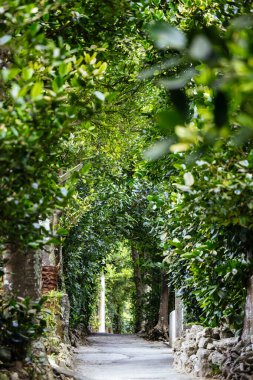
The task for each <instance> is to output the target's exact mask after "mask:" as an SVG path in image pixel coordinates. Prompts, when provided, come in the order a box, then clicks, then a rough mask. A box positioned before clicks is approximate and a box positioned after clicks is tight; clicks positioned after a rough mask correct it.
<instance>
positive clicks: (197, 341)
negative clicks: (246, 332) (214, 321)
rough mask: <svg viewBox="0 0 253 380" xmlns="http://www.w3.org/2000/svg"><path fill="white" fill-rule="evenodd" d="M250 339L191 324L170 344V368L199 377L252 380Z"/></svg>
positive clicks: (226, 331)
mask: <svg viewBox="0 0 253 380" xmlns="http://www.w3.org/2000/svg"><path fill="white" fill-rule="evenodd" d="M252 343H253V340H252V341H251V339H248V340H243V341H242V340H240V341H239V337H234V336H233V334H232V333H231V331H230V330H228V329H219V328H213V329H211V328H204V327H202V326H199V325H193V326H192V327H191V328H190V329H187V330H186V331H185V332H184V333H183V335H182V337H181V338H177V339H176V340H175V342H174V345H173V349H174V366H175V367H176V368H177V369H178V370H180V371H184V372H186V373H188V374H192V375H193V376H195V377H200V378H213V377H215V376H218V375H219V377H220V378H222V379H231V380H232V379H236V380H244V379H245V380H253V344H252Z"/></svg>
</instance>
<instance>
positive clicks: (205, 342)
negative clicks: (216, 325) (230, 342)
mask: <svg viewBox="0 0 253 380" xmlns="http://www.w3.org/2000/svg"><path fill="white" fill-rule="evenodd" d="M208 343H213V340H212V338H209V337H208V338H205V337H202V338H200V340H199V342H198V346H199V348H207V345H208Z"/></svg>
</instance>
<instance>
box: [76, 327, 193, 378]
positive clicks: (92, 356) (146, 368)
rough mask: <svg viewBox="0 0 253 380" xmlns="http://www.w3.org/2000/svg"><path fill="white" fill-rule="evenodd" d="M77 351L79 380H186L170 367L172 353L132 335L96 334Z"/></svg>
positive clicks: (162, 344) (160, 344)
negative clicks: (87, 343)
mask: <svg viewBox="0 0 253 380" xmlns="http://www.w3.org/2000/svg"><path fill="white" fill-rule="evenodd" d="M89 343H90V345H88V346H82V347H80V348H79V350H78V353H77V355H76V371H77V373H78V377H79V379H80V380H145V379H152V380H190V379H191V378H190V377H189V376H187V375H183V374H179V373H178V372H176V371H175V370H174V369H173V367H172V361H173V357H172V351H171V349H170V348H169V347H167V346H166V345H165V344H164V343H160V342H147V341H145V340H144V339H142V338H140V337H138V336H136V335H112V334H96V335H92V336H91V337H89Z"/></svg>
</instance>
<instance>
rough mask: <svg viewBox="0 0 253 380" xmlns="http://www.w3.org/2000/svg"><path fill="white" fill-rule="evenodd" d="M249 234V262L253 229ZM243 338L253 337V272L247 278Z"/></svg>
mask: <svg viewBox="0 0 253 380" xmlns="http://www.w3.org/2000/svg"><path fill="white" fill-rule="evenodd" d="M246 236H247V248H248V249H247V259H248V262H249V263H252V261H253V235H252V231H250V230H247V231H246ZM241 337H242V339H248V338H251V337H252V339H253V273H252V272H251V273H250V276H249V278H248V280H247V295H246V302H245V308H244V321H243V330H242V336H241Z"/></svg>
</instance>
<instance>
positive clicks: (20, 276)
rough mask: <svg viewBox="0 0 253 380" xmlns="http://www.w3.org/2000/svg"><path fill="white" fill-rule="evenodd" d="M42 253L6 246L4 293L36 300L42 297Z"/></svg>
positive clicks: (10, 245)
mask: <svg viewBox="0 0 253 380" xmlns="http://www.w3.org/2000/svg"><path fill="white" fill-rule="evenodd" d="M41 264H42V260H41V252H40V251H34V250H31V249H29V250H26V251H24V250H21V249H18V248H17V247H15V246H14V245H13V244H8V245H6V250H5V253H4V272H5V273H4V291H5V292H6V293H7V294H11V295H14V296H18V297H30V298H31V299H33V300H36V299H38V298H39V297H40V295H41Z"/></svg>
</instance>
